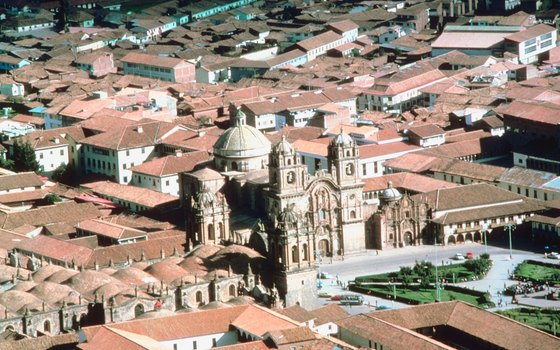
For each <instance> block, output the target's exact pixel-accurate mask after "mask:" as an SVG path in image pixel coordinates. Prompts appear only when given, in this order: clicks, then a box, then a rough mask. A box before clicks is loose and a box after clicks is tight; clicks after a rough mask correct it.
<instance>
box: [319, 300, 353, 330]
mask: <svg viewBox="0 0 560 350" xmlns="http://www.w3.org/2000/svg"><path fill="white" fill-rule="evenodd" d="M309 313H310V314H311V315H313V317H314V318H315V325H316V326H318V325H322V324H325V323H327V322H336V321H338V320H341V319H343V318H346V317H348V316H350V314H349V313H348V312H346V310H344V309H343V308H342V307H340V306H339V305H336V304H327V305H325V306H323V307H320V308H318V309H315V310H311V311H309Z"/></svg>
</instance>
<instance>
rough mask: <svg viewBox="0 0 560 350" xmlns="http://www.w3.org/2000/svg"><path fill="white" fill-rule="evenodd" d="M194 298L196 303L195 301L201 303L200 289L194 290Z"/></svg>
mask: <svg viewBox="0 0 560 350" xmlns="http://www.w3.org/2000/svg"><path fill="white" fill-rule="evenodd" d="M195 300H196V303H197V304H198V305H201V304H202V292H201V291H197V292H196V294H195Z"/></svg>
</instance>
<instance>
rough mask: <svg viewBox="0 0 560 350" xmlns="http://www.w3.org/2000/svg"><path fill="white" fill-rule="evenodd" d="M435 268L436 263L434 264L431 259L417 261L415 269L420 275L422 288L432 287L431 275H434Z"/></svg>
mask: <svg viewBox="0 0 560 350" xmlns="http://www.w3.org/2000/svg"><path fill="white" fill-rule="evenodd" d="M433 269H434V264H432V263H431V262H429V261H417V262H416V264H415V265H414V268H413V271H414V273H416V274H417V275H418V276H419V277H420V287H422V288H428V287H430V277H431V276H432V270H433Z"/></svg>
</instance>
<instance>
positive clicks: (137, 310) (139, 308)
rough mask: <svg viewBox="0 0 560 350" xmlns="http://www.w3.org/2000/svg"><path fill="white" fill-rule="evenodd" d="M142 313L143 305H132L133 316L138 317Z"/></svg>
mask: <svg viewBox="0 0 560 350" xmlns="http://www.w3.org/2000/svg"><path fill="white" fill-rule="evenodd" d="M143 313H144V305H142V304H136V306H135V307H134V317H138V316H140V315H142V314H143Z"/></svg>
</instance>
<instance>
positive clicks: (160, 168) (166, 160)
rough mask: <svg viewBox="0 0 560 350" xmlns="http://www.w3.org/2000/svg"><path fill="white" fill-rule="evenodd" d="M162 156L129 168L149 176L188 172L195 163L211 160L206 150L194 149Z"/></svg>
mask: <svg viewBox="0 0 560 350" xmlns="http://www.w3.org/2000/svg"><path fill="white" fill-rule="evenodd" d="M178 154H179V156H178V155H170V156H166V157H163V158H158V159H153V160H151V161H148V162H145V163H142V164H140V165H137V166H134V167H132V168H130V170H131V171H132V172H135V173H141V174H146V175H150V176H158V177H161V176H169V175H175V174H178V173H181V172H185V171H186V172H190V171H192V170H193V169H194V168H195V166H196V165H198V164H201V163H205V162H208V161H209V160H211V157H210V155H209V154H208V152H206V151H195V152H186V153H178Z"/></svg>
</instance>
